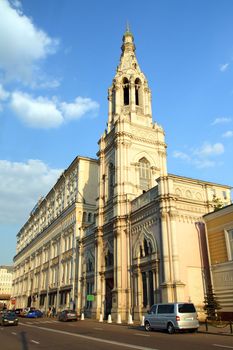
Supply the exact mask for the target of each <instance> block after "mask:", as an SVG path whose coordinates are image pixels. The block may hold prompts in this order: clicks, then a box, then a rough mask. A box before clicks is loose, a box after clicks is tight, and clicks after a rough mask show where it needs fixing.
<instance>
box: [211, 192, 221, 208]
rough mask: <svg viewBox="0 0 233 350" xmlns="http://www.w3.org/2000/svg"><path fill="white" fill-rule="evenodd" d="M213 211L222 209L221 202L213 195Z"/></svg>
mask: <svg viewBox="0 0 233 350" xmlns="http://www.w3.org/2000/svg"><path fill="white" fill-rule="evenodd" d="M213 203H214V211H217V210H219V209H221V208H222V207H223V202H222V201H221V199H220V198H218V197H217V196H216V195H215V194H214V195H213Z"/></svg>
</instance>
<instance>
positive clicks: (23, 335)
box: [20, 332, 29, 350]
mask: <svg viewBox="0 0 233 350" xmlns="http://www.w3.org/2000/svg"><path fill="white" fill-rule="evenodd" d="M20 341H21V349H22V350H29V347H28V341H27V336H26V332H20Z"/></svg>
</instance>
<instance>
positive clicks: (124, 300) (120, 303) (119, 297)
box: [111, 289, 130, 322]
mask: <svg viewBox="0 0 233 350" xmlns="http://www.w3.org/2000/svg"><path fill="white" fill-rule="evenodd" d="M128 296H129V295H128V292H127V291H124V292H123V291H122V290H119V289H118V290H113V292H112V310H111V316H112V320H113V321H114V322H119V321H121V322H127V321H128V318H129V314H130V308H129V306H128V305H129V303H128Z"/></svg>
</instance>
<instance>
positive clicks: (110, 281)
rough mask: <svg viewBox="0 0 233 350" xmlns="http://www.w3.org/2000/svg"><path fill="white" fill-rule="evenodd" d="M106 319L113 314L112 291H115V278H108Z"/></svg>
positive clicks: (106, 284)
mask: <svg viewBox="0 0 233 350" xmlns="http://www.w3.org/2000/svg"><path fill="white" fill-rule="evenodd" d="M105 286H106V287H105V312H104V314H105V315H104V316H105V319H107V318H108V315H109V314H111V309H112V289H113V278H107V279H106V282H105Z"/></svg>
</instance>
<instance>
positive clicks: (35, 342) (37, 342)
mask: <svg viewBox="0 0 233 350" xmlns="http://www.w3.org/2000/svg"><path fill="white" fill-rule="evenodd" d="M31 342H32V343H34V344H40V342H39V341H35V340H31Z"/></svg>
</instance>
